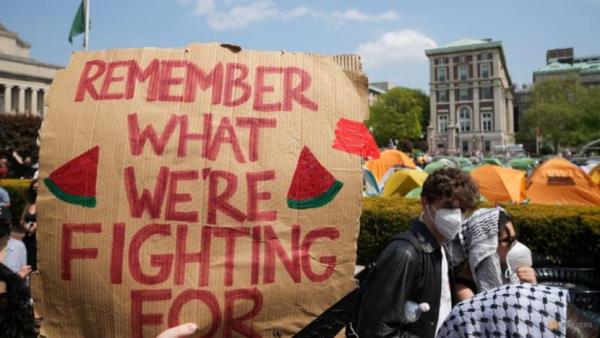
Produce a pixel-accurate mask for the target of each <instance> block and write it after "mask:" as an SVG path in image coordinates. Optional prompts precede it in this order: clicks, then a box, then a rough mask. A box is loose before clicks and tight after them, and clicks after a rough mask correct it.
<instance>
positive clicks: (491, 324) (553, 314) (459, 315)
mask: <svg viewBox="0 0 600 338" xmlns="http://www.w3.org/2000/svg"><path fill="white" fill-rule="evenodd" d="M568 295H569V293H568V291H567V290H565V289H561V288H556V287H549V286H545V285H532V284H512V285H503V286H501V287H498V288H495V289H492V290H489V291H486V292H483V293H480V294H478V295H475V297H473V298H471V299H468V300H465V301H463V302H461V303H459V304H457V305H456V306H455V307H454V308H453V309H452V312H451V313H450V315H448V317H447V318H446V320H445V321H444V323H443V324H442V327H441V328H440V330H439V332H438V334H437V338H447V337H448V338H450V337H452V338H454V337H536V338H537V337H541V338H546V337H565V335H566V330H567V303H568V301H569V296H568Z"/></svg>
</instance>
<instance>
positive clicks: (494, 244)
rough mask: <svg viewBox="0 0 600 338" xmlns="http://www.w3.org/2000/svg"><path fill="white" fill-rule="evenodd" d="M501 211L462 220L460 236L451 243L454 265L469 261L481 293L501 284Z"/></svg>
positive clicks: (479, 212) (487, 211) (478, 213)
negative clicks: (499, 231) (499, 244)
mask: <svg viewBox="0 0 600 338" xmlns="http://www.w3.org/2000/svg"><path fill="white" fill-rule="evenodd" d="M501 211H504V210H503V209H502V208H482V209H478V210H476V211H475V212H474V213H473V214H472V215H471V216H470V217H469V218H467V219H465V220H464V221H463V224H462V226H461V230H460V232H459V234H458V235H457V236H456V237H455V238H454V239H453V241H452V242H451V244H450V245H451V247H452V250H451V252H452V256H453V257H452V261H453V263H454V265H455V266H457V265H459V264H460V263H462V262H463V261H464V260H465V259H468V263H469V268H470V270H471V275H472V276H473V279H474V281H475V284H476V285H477V288H478V289H479V291H485V290H489V289H492V288H495V287H497V286H500V285H502V269H501V267H500V260H499V258H498V254H497V253H496V250H497V248H498V221H499V219H500V212H501Z"/></svg>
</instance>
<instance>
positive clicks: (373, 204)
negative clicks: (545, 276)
mask: <svg viewBox="0 0 600 338" xmlns="http://www.w3.org/2000/svg"><path fill="white" fill-rule="evenodd" d="M482 207H490V205H482ZM505 208H506V210H507V212H508V213H509V214H510V215H511V216H512V217H513V223H514V225H515V228H516V231H517V237H518V239H519V241H521V242H522V243H524V244H525V245H527V246H528V247H529V248H530V249H531V251H532V252H533V253H534V255H535V256H537V257H541V258H542V259H543V261H544V264H545V265H548V264H549V265H555V266H569V267H600V208H598V207H579V206H547V205H535V204H531V205H518V206H512V205H511V206H506V207H505ZM420 212H421V203H420V201H419V200H409V199H404V198H365V199H364V200H363V212H362V216H361V228H360V236H359V238H358V258H357V263H358V264H369V263H371V262H373V261H374V260H375V259H376V258H377V256H378V254H379V253H380V252H381V251H382V250H383V248H384V247H385V245H386V244H387V243H388V242H389V240H390V238H391V237H392V236H393V235H394V234H396V233H398V232H400V231H403V230H405V229H407V228H408V227H409V222H410V220H411V219H414V218H417V217H418V216H419V214H420Z"/></svg>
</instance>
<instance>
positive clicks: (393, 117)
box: [367, 87, 429, 146]
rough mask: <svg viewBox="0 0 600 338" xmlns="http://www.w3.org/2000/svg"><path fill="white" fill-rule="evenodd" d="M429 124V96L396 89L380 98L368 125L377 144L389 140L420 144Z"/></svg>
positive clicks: (373, 106)
mask: <svg viewBox="0 0 600 338" xmlns="http://www.w3.org/2000/svg"><path fill="white" fill-rule="evenodd" d="M428 123H429V96H427V95H425V93H423V92H422V91H421V90H418V89H410V88H403V87H395V88H392V89H390V90H389V91H388V92H387V93H385V94H383V95H381V96H380V97H379V98H378V99H377V101H376V102H375V103H374V104H373V105H372V106H371V108H370V117H369V120H368V121H367V125H368V126H369V127H371V128H372V130H373V135H374V137H375V140H376V141H377V144H378V145H380V146H385V145H387V144H388V143H389V141H390V140H406V139H408V140H418V139H420V138H421V136H422V135H423V134H424V130H423V127H426V126H427V124H428Z"/></svg>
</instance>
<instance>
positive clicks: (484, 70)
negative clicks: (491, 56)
mask: <svg viewBox="0 0 600 338" xmlns="http://www.w3.org/2000/svg"><path fill="white" fill-rule="evenodd" d="M479 76H480V77H482V78H484V79H487V78H489V77H490V64H489V63H482V64H480V65H479Z"/></svg>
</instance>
